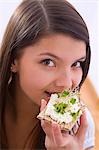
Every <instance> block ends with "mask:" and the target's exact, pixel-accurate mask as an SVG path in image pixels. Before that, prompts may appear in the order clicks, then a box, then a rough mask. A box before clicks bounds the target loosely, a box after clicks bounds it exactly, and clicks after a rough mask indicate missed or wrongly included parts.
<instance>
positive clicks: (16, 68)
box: [11, 60, 18, 73]
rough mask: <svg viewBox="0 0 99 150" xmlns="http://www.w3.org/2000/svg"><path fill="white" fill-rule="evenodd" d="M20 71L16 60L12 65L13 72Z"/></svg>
mask: <svg viewBox="0 0 99 150" xmlns="http://www.w3.org/2000/svg"><path fill="white" fill-rule="evenodd" d="M17 71H18V61H17V60H14V62H13V63H12V64H11V72H13V73H16V72H17Z"/></svg>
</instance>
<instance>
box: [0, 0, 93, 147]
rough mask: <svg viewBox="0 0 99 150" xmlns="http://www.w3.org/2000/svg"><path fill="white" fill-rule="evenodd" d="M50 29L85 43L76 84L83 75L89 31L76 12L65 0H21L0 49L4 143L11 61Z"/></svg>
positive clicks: (0, 128) (87, 66)
mask: <svg viewBox="0 0 99 150" xmlns="http://www.w3.org/2000/svg"><path fill="white" fill-rule="evenodd" d="M53 33H62V34H65V35H69V36H71V37H73V38H76V39H79V40H83V41H84V42H85V43H86V54H87V55H86V56H87V57H86V60H85V63H84V65H83V66H82V69H83V76H82V80H81V83H80V86H81V85H82V83H83V82H84V80H85V78H86V76H87V73H88V70H89V64H90V53H91V52H90V45H89V33H88V30H87V27H86V24H85V22H84V20H83V18H82V17H81V16H80V14H79V13H78V12H77V11H76V10H75V8H74V7H73V6H72V5H71V4H70V3H69V2H67V1H66V0H24V1H23V2H22V3H21V4H20V5H19V7H18V8H17V9H16V10H15V12H14V14H13V15H12V17H11V19H10V21H9V23H8V26H7V29H6V31H5V34H4V38H3V41H2V45H1V49H0V52H1V55H0V115H1V116H0V117H1V127H0V130H2V132H1V131H0V132H1V136H2V140H1V142H2V143H1V145H5V144H4V141H5V139H6V138H5V137H6V136H3V135H6V133H5V132H4V111H5V104H6V100H7V92H8V82H9V79H10V75H11V70H10V67H11V64H12V62H13V60H14V59H15V58H16V57H19V55H20V54H21V50H22V48H24V47H26V46H29V45H31V44H33V43H36V41H38V40H39V39H41V38H42V37H43V36H45V35H48V34H53ZM3 137H4V138H3ZM2 147H3V146H2Z"/></svg>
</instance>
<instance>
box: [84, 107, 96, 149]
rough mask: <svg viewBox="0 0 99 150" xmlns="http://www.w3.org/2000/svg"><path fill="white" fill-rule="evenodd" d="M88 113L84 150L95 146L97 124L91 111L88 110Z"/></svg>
mask: <svg viewBox="0 0 99 150" xmlns="http://www.w3.org/2000/svg"><path fill="white" fill-rule="evenodd" d="M86 112H87V120H88V129H87V132H86V137H85V142H84V149H86V148H90V147H93V146H94V145H95V124H94V121H93V118H92V115H91V113H90V111H89V110H88V109H87V111H86Z"/></svg>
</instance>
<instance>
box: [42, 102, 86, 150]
mask: <svg viewBox="0 0 99 150" xmlns="http://www.w3.org/2000/svg"><path fill="white" fill-rule="evenodd" d="M46 104H47V102H46V101H45V100H42V102H41V111H42V110H43V109H44V107H45V106H46ZM41 126H42V128H43V130H44V132H45V134H46V138H45V146H46V148H47V150H55V149H57V150H83V144H84V139H85V133H86V130H87V127H88V123H87V119H86V114H85V113H83V115H82V116H81V119H80V127H79V129H78V131H77V133H76V134H75V135H70V134H69V133H67V132H62V131H61V130H60V127H59V125H58V124H57V123H55V122H53V123H49V122H48V121H45V120H42V121H41Z"/></svg>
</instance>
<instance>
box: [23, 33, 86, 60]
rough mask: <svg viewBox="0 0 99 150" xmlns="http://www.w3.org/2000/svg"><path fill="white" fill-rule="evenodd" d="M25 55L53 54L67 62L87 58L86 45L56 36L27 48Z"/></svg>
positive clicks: (45, 38)
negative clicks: (67, 60)
mask: <svg viewBox="0 0 99 150" xmlns="http://www.w3.org/2000/svg"><path fill="white" fill-rule="evenodd" d="M25 53H31V54H33V55H40V54H43V53H52V54H54V55H56V56H58V57H60V58H62V59H65V60H66V59H70V58H72V59H79V58H80V57H84V56H86V44H85V42H84V41H82V40H79V39H74V38H72V37H70V36H66V35H61V34H55V35H49V36H46V37H43V38H42V39H40V40H39V41H38V42H37V43H35V44H34V45H32V46H30V47H27V48H25Z"/></svg>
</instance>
